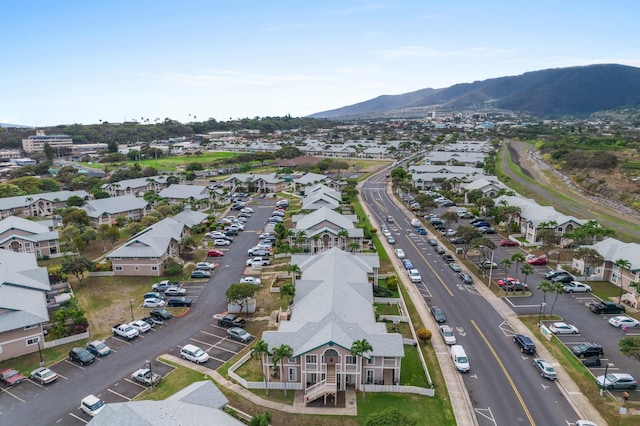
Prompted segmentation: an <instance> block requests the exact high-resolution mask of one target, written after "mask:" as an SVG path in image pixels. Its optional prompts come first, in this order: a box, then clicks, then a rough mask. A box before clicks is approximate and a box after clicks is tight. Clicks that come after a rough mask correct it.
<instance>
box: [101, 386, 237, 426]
mask: <svg viewBox="0 0 640 426" xmlns="http://www.w3.org/2000/svg"><path fill="white" fill-rule="evenodd" d="M221 402H223V403H222V405H220V403H221ZM226 403H227V401H226V398H225V397H224V395H222V392H220V390H219V389H218V388H217V387H216V386H215V385H214V384H213V383H211V382H210V381H205V382H196V383H193V384H191V385H189V386H187V387H186V388H185V389H183V390H181V391H179V392H177V393H176V394H174V395H173V396H171V397H169V398H167V399H165V400H162V401H129V402H120V403H109V404H106V405H105V408H104V409H103V410H102V411H101V412H100V414H98V415H97V416H96V417H94V418H93V419H92V420H91V421H90V422H89V424H90V425H92V426H95V425H97V426H113V425H118V426H146V425H148V426H165V425H166V426H176V425H216V426H218V425H219V426H241V425H244V423H242V422H241V421H240V420H237V419H235V418H234V417H232V416H231V415H229V414H227V413H225V412H224V411H222V410H221V409H220V408H222V407H223V406H224V405H226Z"/></svg>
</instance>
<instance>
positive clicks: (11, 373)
mask: <svg viewBox="0 0 640 426" xmlns="http://www.w3.org/2000/svg"><path fill="white" fill-rule="evenodd" d="M25 380H27V378H26V377H24V376H23V375H22V374H21V373H20V372H19V371H18V370H14V369H13V368H5V369H4V370H0V382H2V383H4V384H5V385H7V386H14V385H17V384H18V383H22V382H24V381H25Z"/></svg>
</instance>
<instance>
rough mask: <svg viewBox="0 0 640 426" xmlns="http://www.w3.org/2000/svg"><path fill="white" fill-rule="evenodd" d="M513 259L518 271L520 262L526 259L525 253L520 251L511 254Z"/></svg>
mask: <svg viewBox="0 0 640 426" xmlns="http://www.w3.org/2000/svg"><path fill="white" fill-rule="evenodd" d="M511 261H512V262H514V263H515V264H516V271H517V270H518V266H520V263H523V262H524V261H525V257H524V254H522V252H520V251H517V252H515V253H513V254H512V255H511Z"/></svg>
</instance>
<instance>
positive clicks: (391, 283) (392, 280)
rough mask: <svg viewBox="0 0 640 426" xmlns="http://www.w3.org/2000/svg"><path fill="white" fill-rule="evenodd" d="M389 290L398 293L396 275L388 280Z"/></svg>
mask: <svg viewBox="0 0 640 426" xmlns="http://www.w3.org/2000/svg"><path fill="white" fill-rule="evenodd" d="M387 288H388V289H389V290H390V291H392V292H396V291H398V280H397V277H396V276H395V275H391V276H390V277H389V278H388V279H387Z"/></svg>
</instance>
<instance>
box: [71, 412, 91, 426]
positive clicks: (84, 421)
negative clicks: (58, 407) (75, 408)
mask: <svg viewBox="0 0 640 426" xmlns="http://www.w3.org/2000/svg"><path fill="white" fill-rule="evenodd" d="M69 415H70V416H71V417H75V418H76V419H78V420H80V421H81V422H82V423H84V424H87V423H89V422H88V421H86V420H85V419H83V418H82V417H78V416H76V415H75V414H73V413H69Z"/></svg>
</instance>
